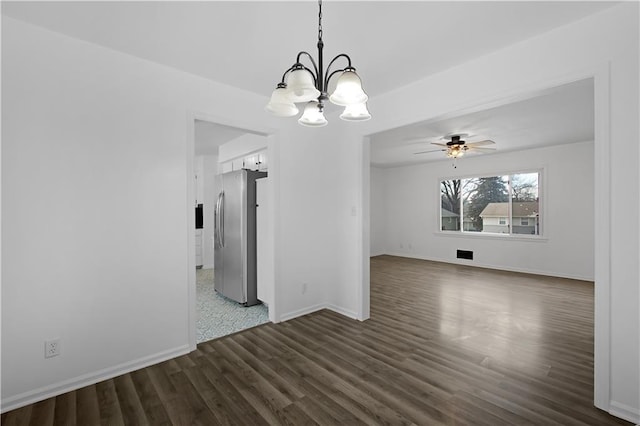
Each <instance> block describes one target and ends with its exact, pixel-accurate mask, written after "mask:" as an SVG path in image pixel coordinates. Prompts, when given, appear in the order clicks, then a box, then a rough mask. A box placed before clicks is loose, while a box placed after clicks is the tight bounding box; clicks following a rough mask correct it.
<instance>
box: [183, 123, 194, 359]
mask: <svg viewBox="0 0 640 426" xmlns="http://www.w3.org/2000/svg"><path fill="white" fill-rule="evenodd" d="M186 119H187V123H186V130H187V134H186V143H185V145H186V149H185V156H186V158H185V161H186V163H187V176H186V180H187V182H186V185H187V200H186V207H187V259H186V261H187V320H188V321H189V323H188V325H187V330H188V333H189V335H188V336H187V339H188V342H189V349H191V350H192V351H195V350H196V345H197V339H196V309H197V308H196V234H195V232H193V231H194V229H196V220H195V217H194V214H193V203H194V200H195V199H196V183H195V179H193V176H194V174H195V166H194V162H195V158H196V142H195V127H196V123H195V120H196V115H195V114H194V113H192V112H187V117H186Z"/></svg>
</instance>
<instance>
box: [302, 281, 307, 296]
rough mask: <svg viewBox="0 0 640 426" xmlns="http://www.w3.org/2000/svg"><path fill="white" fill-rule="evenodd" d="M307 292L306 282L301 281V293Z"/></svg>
mask: <svg viewBox="0 0 640 426" xmlns="http://www.w3.org/2000/svg"><path fill="white" fill-rule="evenodd" d="M306 292H307V283H302V294H305V293H306Z"/></svg>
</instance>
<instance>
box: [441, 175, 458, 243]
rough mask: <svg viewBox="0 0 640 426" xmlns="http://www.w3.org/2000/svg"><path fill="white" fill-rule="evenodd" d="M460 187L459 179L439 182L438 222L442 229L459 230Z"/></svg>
mask: <svg viewBox="0 0 640 426" xmlns="http://www.w3.org/2000/svg"><path fill="white" fill-rule="evenodd" d="M460 189H461V181H460V180H458V179H455V180H445V181H442V182H440V200H441V202H440V224H441V227H442V228H441V229H442V230H443V231H459V230H460V195H461V194H460Z"/></svg>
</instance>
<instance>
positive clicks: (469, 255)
mask: <svg viewBox="0 0 640 426" xmlns="http://www.w3.org/2000/svg"><path fill="white" fill-rule="evenodd" d="M456 257H457V258H458V259H467V260H473V252H472V251H471V250H458V253H457V256H456Z"/></svg>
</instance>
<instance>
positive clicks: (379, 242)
mask: <svg viewBox="0 0 640 426" xmlns="http://www.w3.org/2000/svg"><path fill="white" fill-rule="evenodd" d="M370 172H371V174H370V179H371V181H370V185H371V193H370V197H371V199H370V203H371V204H370V216H371V217H370V221H371V233H370V235H369V237H370V244H371V251H370V254H371V256H379V255H381V254H386V253H387V248H386V247H387V231H386V230H387V226H388V224H387V222H388V219H387V204H388V200H387V185H386V170H385V169H383V168H380V167H375V166H371V169H370Z"/></svg>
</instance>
